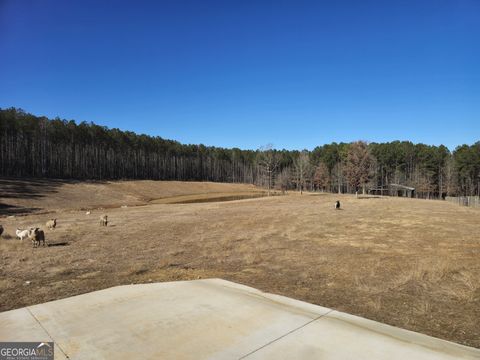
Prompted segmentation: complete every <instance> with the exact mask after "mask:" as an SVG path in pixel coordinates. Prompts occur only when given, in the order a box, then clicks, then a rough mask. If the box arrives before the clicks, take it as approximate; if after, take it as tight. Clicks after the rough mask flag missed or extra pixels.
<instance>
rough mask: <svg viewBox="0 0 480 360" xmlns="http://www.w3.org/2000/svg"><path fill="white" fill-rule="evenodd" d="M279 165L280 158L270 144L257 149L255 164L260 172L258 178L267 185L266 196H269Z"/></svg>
mask: <svg viewBox="0 0 480 360" xmlns="http://www.w3.org/2000/svg"><path fill="white" fill-rule="evenodd" d="M279 163H280V157H279V155H278V153H277V152H276V150H274V149H273V146H272V144H268V145H266V146H263V147H261V148H260V149H259V152H258V155H257V164H258V167H259V170H260V176H261V177H262V178H263V179H264V180H265V181H264V183H266V185H267V188H268V196H270V191H271V190H272V187H273V181H274V178H275V173H276V172H277V170H278V165H279Z"/></svg>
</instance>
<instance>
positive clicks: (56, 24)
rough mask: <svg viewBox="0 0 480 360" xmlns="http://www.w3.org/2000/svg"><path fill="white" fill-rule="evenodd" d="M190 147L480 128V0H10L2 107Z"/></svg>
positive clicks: (448, 133) (4, 2)
mask: <svg viewBox="0 0 480 360" xmlns="http://www.w3.org/2000/svg"><path fill="white" fill-rule="evenodd" d="M10 106H15V107H21V108H23V109H24V110H26V111H27V112H31V113H33V114H36V115H46V116H49V117H55V116H59V117H61V118H66V119H75V120H77V121H83V120H86V121H93V122H95V123H97V124H100V125H106V126H108V127H118V128H120V129H124V130H131V131H135V132H139V133H147V134H151V135H159V136H161V137H164V138H168V139H175V140H179V141H181V142H183V143H204V144H206V145H215V146H224V147H240V148H252V149H256V148H258V147H260V146H261V145H264V144H267V143H273V144H274V145H275V147H277V148H287V149H303V148H307V149H312V148H313V147H315V146H316V145H321V144H324V143H330V142H332V141H337V142H340V141H345V142H349V141H353V140H358V139H363V140H368V141H377V142H380V141H391V140H396V139H399V140H411V141H414V142H423V143H427V144H437V145H438V144H442V143H443V144H445V145H446V146H448V147H449V148H451V149H453V148H454V147H455V146H456V145H458V144H462V143H473V142H475V141H478V140H480V1H478V0H452V1H442V0H431V1H428V0H422V1H418V0H412V1H385V0H379V1H368V0H362V1H357V0H355V1H354V0H352V1H311V2H310V1H293V0H292V1H254V0H247V1H245V0H238V1H232V0H222V1H209V0H202V1H198V0H191V1H182V0H171V1H133V0H132V1H86V0H81V1H80V0H77V1H70V0H68V1H65V0H58V1H52V0H30V1H27V0H12V1H8V0H0V107H3V108H5V107H10Z"/></svg>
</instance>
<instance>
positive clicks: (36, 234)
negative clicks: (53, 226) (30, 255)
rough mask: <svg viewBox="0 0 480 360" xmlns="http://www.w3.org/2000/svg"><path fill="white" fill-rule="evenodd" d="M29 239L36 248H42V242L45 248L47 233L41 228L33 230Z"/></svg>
mask: <svg viewBox="0 0 480 360" xmlns="http://www.w3.org/2000/svg"><path fill="white" fill-rule="evenodd" d="M28 237H29V238H30V239H32V245H33V247H34V248H35V247H39V246H40V241H42V242H43V246H45V233H44V232H43V230H41V229H40V228H31V229H30V231H29V232H28Z"/></svg>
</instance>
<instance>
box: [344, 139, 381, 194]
mask: <svg viewBox="0 0 480 360" xmlns="http://www.w3.org/2000/svg"><path fill="white" fill-rule="evenodd" d="M373 165H374V159H373V156H372V155H371V154H370V151H369V150H368V146H367V143H365V142H364V141H356V142H354V143H351V144H350V148H349V149H348V153H347V159H346V161H345V169H344V171H345V177H346V178H347V181H348V184H349V185H350V186H351V187H352V188H353V189H354V190H355V191H356V192H357V191H358V189H359V188H360V186H362V188H363V193H364V194H365V185H366V184H367V183H368V182H369V180H370V177H371V176H372V174H373Z"/></svg>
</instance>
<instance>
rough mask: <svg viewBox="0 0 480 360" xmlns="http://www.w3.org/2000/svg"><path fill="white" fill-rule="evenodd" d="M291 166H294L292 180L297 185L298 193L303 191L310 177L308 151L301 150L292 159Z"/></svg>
mask: <svg viewBox="0 0 480 360" xmlns="http://www.w3.org/2000/svg"><path fill="white" fill-rule="evenodd" d="M293 167H294V171H295V173H294V181H295V183H296V185H297V190H299V191H300V193H302V192H303V189H304V188H305V185H306V182H307V180H308V179H309V177H310V175H311V174H310V173H311V169H312V167H311V165H310V155H309V153H308V151H306V150H304V151H302V152H301V153H300V154H299V155H298V157H297V158H296V159H294V160H293Z"/></svg>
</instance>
